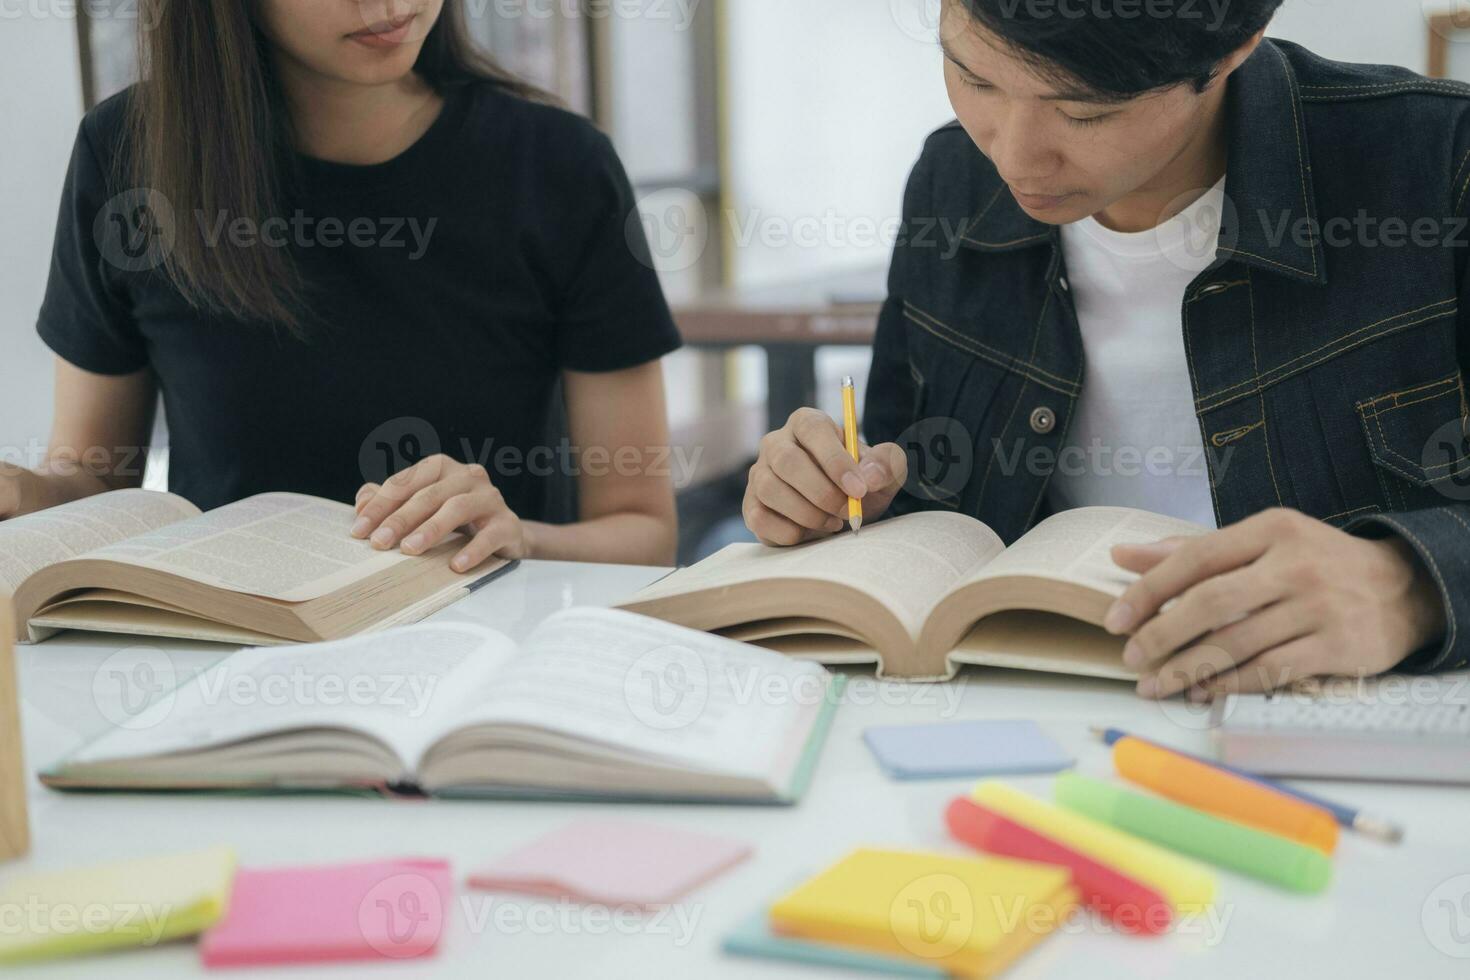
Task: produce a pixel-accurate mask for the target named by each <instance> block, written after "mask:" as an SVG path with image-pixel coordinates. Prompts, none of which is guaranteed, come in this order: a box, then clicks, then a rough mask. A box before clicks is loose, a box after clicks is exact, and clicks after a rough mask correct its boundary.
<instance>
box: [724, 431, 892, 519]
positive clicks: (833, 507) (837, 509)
mask: <svg viewBox="0 0 1470 980" xmlns="http://www.w3.org/2000/svg"><path fill="white" fill-rule="evenodd" d="M860 455H861V457H862V458H861V461H860V462H859V461H857V460H854V459H853V458H852V456H851V455H850V454H849V453H848V451H847V447H846V446H845V445H844V444H843V439H842V428H841V427H840V426H839V425H838V424H837V423H836V422H835V421H833V420H832V419H831V418H829V417H828V416H827V415H825V414H823V413H822V412H819V411H817V410H816V409H815V408H802V409H798V410H797V411H795V412H793V413H792V415H791V418H790V419H789V420H787V422H786V425H784V426H783V427H782V428H780V429H777V430H776V431H775V432H771V433H768V434H767V435H766V436H765V437H764V438H763V439H761V447H760V456H759V457H758V458H757V459H756V461H755V465H754V466H752V467H751V468H750V479H749V481H748V482H747V483H746V485H745V503H744V506H743V507H742V508H741V510H742V512H743V513H744V515H745V526H746V527H748V528H750V529H751V531H753V532H754V533H755V536H756V537H758V538H760V539H761V540H762V541H764V542H765V543H766V544H771V545H783V546H784V545H793V544H800V543H801V542H803V541H809V540H811V539H812V538H819V537H822V536H823V535H827V534H832V533H834V532H836V531H840V530H842V522H843V520H844V519H846V517H847V498H848V497H857V498H858V499H860V500H861V501H862V502H863V520H865V521H875V520H877V519H878V517H879V516H881V515H882V514H883V512H884V511H886V510H887V509H888V505H889V504H891V503H892V502H893V498H894V497H895V496H897V495H898V491H899V490H900V489H901V488H902V487H903V481H904V480H905V479H907V478H908V471H909V466H908V459H907V458H906V457H905V456H904V453H903V450H902V449H900V448H899V447H898V446H897V445H895V444H894V443H891V442H890V443H885V444H883V445H881V446H872V447H869V446H862V447H861V453H860Z"/></svg>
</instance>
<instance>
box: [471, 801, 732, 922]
mask: <svg viewBox="0 0 1470 980" xmlns="http://www.w3.org/2000/svg"><path fill="white" fill-rule="evenodd" d="M749 855H750V845H748V844H745V843H743V842H741V841H735V840H729V839H728V838H724V837H713V836H710V835H708V834H700V833H695V832H693V831H689V830H677V829H674V828H672V827H661V826H658V825H650V824H643V823H630V822H625V821H621V820H582V821H578V822H576V823H571V824H568V825H567V826H565V827H562V828H561V829H560V830H556V831H553V832H551V833H549V834H547V835H545V836H544V837H539V838H537V839H536V840H534V841H532V842H531V843H529V844H527V845H526V846H525V847H522V848H520V849H519V850H516V851H512V852H511V853H510V854H507V855H506V856H505V857H503V858H501V859H500V860H499V861H496V862H495V863H494V864H493V865H491V866H490V867H488V868H486V869H484V870H483V871H477V872H475V873H474V874H472V875H471V876H470V879H469V883H470V885H471V886H472V887H475V888H483V889H486V890H491V891H513V892H526V893H529V894H533V895H551V896H555V897H557V898H570V899H574V900H576V901H582V902H594V903H597V904H600V905H642V906H655V905H667V904H669V903H671V902H674V901H677V900H678V899H679V898H680V897H682V896H683V895H685V894H687V893H688V892H689V891H691V890H692V889H694V888H695V887H696V886H698V885H700V884H702V883H703V882H705V881H708V880H709V879H711V878H713V877H714V876H715V875H717V874H719V873H720V872H722V871H724V870H725V869H726V868H729V867H730V866H731V865H734V864H736V863H738V862H740V861H743V860H744V859H745V858H746V857H748V856H749Z"/></svg>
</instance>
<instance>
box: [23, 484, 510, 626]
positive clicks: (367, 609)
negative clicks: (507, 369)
mask: <svg viewBox="0 0 1470 980" xmlns="http://www.w3.org/2000/svg"><path fill="white" fill-rule="evenodd" d="M354 516H355V511H354V510H353V508H352V507H351V506H350V505H348V504H343V503H337V502H334V501H330V500H321V499H319V498H316V497H307V496H303V495H300V494H294V493H268V494H262V495H260V496H256V497H249V498H247V499H245V500H240V501H236V502H235V503H233V504H228V505H226V506H224V507H220V508H218V509H216V510H212V511H209V512H208V513H200V511H199V508H197V507H195V506H194V505H193V504H191V503H189V502H188V501H187V500H185V499H183V498H182V497H177V496H174V495H173V494H168V493H158V492H155V491H151V490H118V491H115V492H113V493H104V494H98V495H97V496H95V497H87V498H84V499H82V500H77V501H73V502H72V503H69V504H63V505H62V506H60V507H53V508H50V509H49V510H43V511H39V512H37V513H35V514H28V515H26V516H24V517H19V518H15V519H13V520H9V521H4V522H0V596H3V595H4V594H5V593H10V594H11V596H12V602H13V604H14V607H15V621H16V622H15V625H16V638H17V639H19V640H20V641H21V642H27V641H29V642H36V641H39V640H42V639H45V638H46V637H47V636H50V635H51V634H53V633H55V632H56V631H57V630H62V629H83V630H97V631H101V632H109V633H131V634H138V635H145V636H174V637H182V638H185V639H191V640H211V641H216V642H222V643H235V644H252V645H268V644H275V643H289V642H309V641H313V640H328V639H336V638H339V637H343V636H352V635H354V634H357V633H365V632H372V631H375V630H382V629H386V628H388V627H390V626H395V625H401V624H404V623H413V622H417V621H418V620H420V619H423V618H424V617H425V616H427V615H428V614H429V613H431V612H434V611H435V610H436V609H439V608H442V607H443V606H446V605H448V604H449V603H451V602H453V601H454V600H456V599H459V598H461V597H463V596H465V595H467V594H468V593H469V591H470V590H471V589H472V588H473V586H474V585H475V584H476V583H479V582H483V581H484V580H485V579H486V577H487V576H489V575H493V574H495V573H496V572H498V571H500V570H503V569H504V568H505V566H506V564H507V563H506V562H505V561H504V560H502V559H491V560H488V561H487V562H485V563H484V564H483V565H481V566H480V567H479V568H478V569H475V570H474V571H472V572H470V573H468V574H459V573H456V572H455V571H454V570H453V569H451V568H450V567H449V561H450V559H451V558H452V557H453V556H454V553H455V552H456V551H457V550H458V549H459V548H461V547H463V538H462V536H460V535H453V536H451V538H450V539H449V540H446V541H444V542H443V543H441V544H439V545H438V546H437V547H435V548H434V549H433V550H431V551H428V552H426V553H424V554H422V555H419V556H416V557H410V556H408V555H405V554H403V553H402V552H400V551H398V550H397V549H393V550H390V551H377V550H375V549H374V548H373V546H372V545H371V544H369V543H368V542H366V541H361V540H358V539H356V538H353V537H351V536H349V535H348V533H347V530H348V528H349V527H351V526H352V521H353V519H354Z"/></svg>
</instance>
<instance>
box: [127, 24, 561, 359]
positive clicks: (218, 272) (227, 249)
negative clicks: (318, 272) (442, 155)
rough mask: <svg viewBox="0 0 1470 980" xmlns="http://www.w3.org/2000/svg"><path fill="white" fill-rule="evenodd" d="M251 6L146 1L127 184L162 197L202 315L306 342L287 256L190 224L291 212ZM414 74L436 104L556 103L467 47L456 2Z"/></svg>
mask: <svg viewBox="0 0 1470 980" xmlns="http://www.w3.org/2000/svg"><path fill="white" fill-rule="evenodd" d="M253 7H254V0H143V10H142V11H141V12H140V22H142V23H150V24H153V25H155V26H154V28H153V29H152V30H147V31H141V32H140V52H139V66H140V69H141V74H142V78H143V80H142V81H141V82H140V83H139V84H138V85H137V86H136V87H135V88H134V90H133V92H132V93H131V96H130V99H129V110H128V111H129V117H130V119H129V126H128V129H129V132H128V137H129V138H128V140H127V146H128V149H127V152H126V154H125V158H124V159H123V160H122V161H121V164H122V165H123V166H124V167H125V168H126V170H127V179H128V180H130V181H131V186H133V187H139V188H147V189H148V190H150V191H153V192H156V193H158V194H161V195H162V196H163V198H164V199H165V200H167V201H168V202H169V204H170V205H172V207H173V210H174V213H175V214H176V215H178V216H179V220H178V221H177V222H176V226H175V232H174V235H173V240H172V242H171V243H169V247H168V248H167V249H166V252H165V256H164V261H163V266H162V268H163V271H164V272H165V273H166V274H167V276H168V278H169V279H170V280H171V281H172V283H173V284H174V286H175V287H176V288H177V289H178V290H179V292H180V293H181V294H182V295H183V296H184V297H185V298H186V299H187V300H188V301H189V302H190V303H191V304H192V305H193V306H194V307H195V308H196V309H203V310H209V311H212V312H218V313H223V314H227V315H230V316H234V317H238V318H241V319H246V320H257V321H265V322H270V323H276V324H281V325H284V326H286V327H287V328H289V329H290V330H291V331H292V332H293V333H298V334H299V333H302V332H304V328H305V325H306V323H307V322H308V320H309V319H310V316H309V314H308V313H307V309H308V306H309V304H308V302H307V297H306V288H305V283H303V281H302V279H301V276H300V274H299V272H298V270H297V269H296V266H295V263H294V261H293V260H292V257H291V254H290V252H289V250H287V249H284V248H249V247H240V246H238V245H232V244H230V243H229V242H228V241H227V240H226V239H224V238H221V239H220V240H219V241H218V242H215V243H209V242H207V241H206V239H205V236H204V234H203V231H202V229H200V228H199V227H198V226H197V224H196V223H195V222H194V221H192V220H189V219H188V217H187V216H189V215H195V214H222V213H228V214H230V215H232V216H236V217H245V218H250V219H254V220H255V221H256V222H257V224H256V227H260V224H259V223H260V222H263V221H264V220H266V219H267V218H270V217H274V216H279V215H282V214H284V210H285V206H286V201H287V200H288V196H289V194H290V193H291V191H292V186H293V182H294V171H295V156H294V146H295V139H294V136H293V133H292V125H291V116H290V112H289V111H288V109H287V105H286V100H285V95H284V93H283V91H282V89H281V86H280V82H279V79H278V78H277V75H276V71H275V67H274V62H273V58H272V54H271V48H270V44H269V42H268V41H267V40H266V38H265V36H264V34H263V33H262V31H261V30H260V28H259V27H258V26H257V24H256V23H255V20H254V18H253V16H252V12H251V8H253ZM414 70H415V71H416V72H417V73H418V74H419V76H420V77H422V78H423V79H424V80H425V81H426V82H427V83H428V84H429V85H431V86H432V87H433V88H434V89H435V90H436V91H437V92H439V93H440V94H445V93H447V92H448V91H449V90H451V89H453V88H456V87H458V86H463V85H467V84H471V83H473V82H490V83H492V84H495V85H498V86H500V87H501V88H503V89H505V90H507V91H509V92H512V93H514V94H516V95H520V96H523V97H525V98H529V99H533V100H537V101H548V100H549V99H550V97H549V96H547V95H545V93H542V92H541V91H540V90H538V89H536V88H535V87H533V86H531V85H528V84H526V83H525V82H522V81H520V80H518V79H516V78H515V77H513V76H512V75H510V74H508V73H507V72H505V71H504V70H502V69H501V68H500V67H499V66H498V65H496V64H495V63H494V62H493V61H491V60H490V59H489V58H488V57H487V56H485V55H484V54H482V53H481V52H479V51H478V50H477V49H476V48H475V47H474V46H473V45H472V44H471V43H470V41H469V39H468V35H467V30H466V27H465V24H464V19H463V11H462V9H461V6H460V0H445V4H444V8H443V11H442V13H441V14H440V16H439V19H438V21H437V22H436V23H435V25H434V27H433V29H432V30H431V31H430V32H429V34H428V36H427V37H426V38H425V39H424V45H423V49H422V51H421V52H420V54H419V58H418V61H417V62H416V63H415V65H414Z"/></svg>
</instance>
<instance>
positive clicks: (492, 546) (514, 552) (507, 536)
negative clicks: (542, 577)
mask: <svg viewBox="0 0 1470 980" xmlns="http://www.w3.org/2000/svg"><path fill="white" fill-rule="evenodd" d="M520 541H521V536H520V530H519V528H518V527H517V521H516V519H515V517H514V515H512V514H511V513H510V512H509V511H506V512H504V513H503V514H498V515H496V516H494V517H491V518H490V519H489V520H488V521H486V522H485V523H484V524H483V525H482V526H481V527H480V529H479V530H478V531H476V532H475V535H474V537H472V538H470V541H469V544H467V545H465V546H464V547H463V548H462V549H460V552H459V554H457V555H455V556H454V560H453V561H451V562H450V563H449V567H450V568H453V569H454V570H455V571H456V572H467V571H469V570H470V569H472V568H474V567H475V566H476V565H478V564H480V563H481V562H482V561H484V560H485V559H487V558H489V557H491V556H492V555H495V554H497V553H502V552H503V555H502V557H505V558H520V557H521V554H520Z"/></svg>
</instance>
